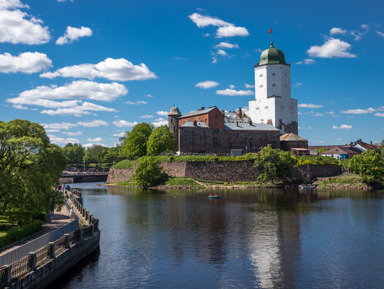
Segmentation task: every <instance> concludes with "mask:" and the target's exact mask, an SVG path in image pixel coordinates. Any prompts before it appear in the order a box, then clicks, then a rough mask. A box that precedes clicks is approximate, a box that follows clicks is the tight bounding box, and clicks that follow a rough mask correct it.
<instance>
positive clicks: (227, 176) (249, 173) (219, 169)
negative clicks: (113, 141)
mask: <svg viewBox="0 0 384 289" xmlns="http://www.w3.org/2000/svg"><path fill="white" fill-rule="evenodd" d="M161 166H162V167H163V171H164V172H165V173H166V174H168V175H169V176H177V177H187V178H194V179H198V180H209V181H222V182H236V181H240V182H253V181H256V180H257V177H258V172H257V171H256V170H255V168H254V167H253V161H239V162H231V161H228V162H221V161H217V162H212V161H209V162H171V163H161ZM135 168H136V166H135ZM133 173H134V169H124V170H118V169H112V170H110V174H111V176H108V183H116V182H122V181H126V180H128V179H130V178H131V177H132V175H133ZM340 173H341V167H340V166H338V165H323V166H313V165H308V166H300V167H294V168H292V170H291V176H290V177H288V178H287V180H290V181H294V180H301V181H307V182H311V181H313V180H314V179H315V178H316V177H330V176H335V175H338V174H340Z"/></svg>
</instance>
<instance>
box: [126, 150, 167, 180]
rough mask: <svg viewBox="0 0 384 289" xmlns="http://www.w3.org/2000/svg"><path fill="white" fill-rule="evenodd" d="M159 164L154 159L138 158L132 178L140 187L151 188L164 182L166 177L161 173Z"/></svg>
mask: <svg viewBox="0 0 384 289" xmlns="http://www.w3.org/2000/svg"><path fill="white" fill-rule="evenodd" d="M159 164H160V161H159V160H157V159H156V158H154V157H142V158H140V159H139V161H138V163H137V168H136V171H135V174H134V175H133V176H132V178H134V179H135V181H136V183H137V185H139V186H141V187H152V186H156V185H158V184H160V183H161V182H162V181H163V180H165V178H166V175H165V174H164V173H163V172H162V171H161V168H160V167H159Z"/></svg>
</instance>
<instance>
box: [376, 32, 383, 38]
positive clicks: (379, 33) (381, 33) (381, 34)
mask: <svg viewBox="0 0 384 289" xmlns="http://www.w3.org/2000/svg"><path fill="white" fill-rule="evenodd" d="M376 33H377V34H378V35H380V36H381V37H383V38H384V33H383V32H380V31H376Z"/></svg>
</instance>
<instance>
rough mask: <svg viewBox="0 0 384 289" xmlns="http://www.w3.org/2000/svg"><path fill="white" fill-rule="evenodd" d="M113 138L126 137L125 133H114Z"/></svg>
mask: <svg viewBox="0 0 384 289" xmlns="http://www.w3.org/2000/svg"><path fill="white" fill-rule="evenodd" d="M112 136H117V137H123V136H125V132H121V133H114V134H113V135H112Z"/></svg>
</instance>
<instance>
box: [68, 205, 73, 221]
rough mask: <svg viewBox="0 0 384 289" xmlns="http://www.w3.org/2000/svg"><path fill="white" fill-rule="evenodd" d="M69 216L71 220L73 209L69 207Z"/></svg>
mask: <svg viewBox="0 0 384 289" xmlns="http://www.w3.org/2000/svg"><path fill="white" fill-rule="evenodd" d="M69 216H70V217H71V220H73V208H72V207H71V210H70V211H69Z"/></svg>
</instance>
